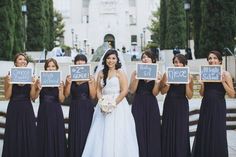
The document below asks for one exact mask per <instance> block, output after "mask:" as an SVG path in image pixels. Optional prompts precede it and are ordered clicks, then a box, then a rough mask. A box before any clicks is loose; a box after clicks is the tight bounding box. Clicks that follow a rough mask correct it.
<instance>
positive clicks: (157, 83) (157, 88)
mask: <svg viewBox="0 0 236 157" xmlns="http://www.w3.org/2000/svg"><path fill="white" fill-rule="evenodd" d="M160 84H161V75H160V74H158V75H157V78H156V80H155V84H154V87H153V89H152V94H153V95H154V96H157V95H158V94H159V92H160Z"/></svg>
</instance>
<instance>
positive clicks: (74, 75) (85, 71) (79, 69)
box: [69, 64, 91, 81]
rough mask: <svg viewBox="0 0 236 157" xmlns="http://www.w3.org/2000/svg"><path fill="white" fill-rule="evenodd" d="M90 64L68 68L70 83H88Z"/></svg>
mask: <svg viewBox="0 0 236 157" xmlns="http://www.w3.org/2000/svg"><path fill="white" fill-rule="evenodd" d="M90 70H91V65H90V64H82V65H81V64H80V65H71V66H70V70H69V71H70V75H71V80H72V81H88V80H89V79H90Z"/></svg>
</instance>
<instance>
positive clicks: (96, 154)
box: [82, 76, 139, 157]
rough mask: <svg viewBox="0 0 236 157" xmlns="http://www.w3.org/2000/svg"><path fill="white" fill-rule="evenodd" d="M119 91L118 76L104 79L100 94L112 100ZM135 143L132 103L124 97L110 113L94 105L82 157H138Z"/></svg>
mask: <svg viewBox="0 0 236 157" xmlns="http://www.w3.org/2000/svg"><path fill="white" fill-rule="evenodd" d="M119 93H120V84H119V79H118V78H117V76H113V77H111V78H110V79H107V84H106V86H105V87H104V88H103V90H102V94H103V95H109V96H112V97H114V99H115V98H116V97H117V96H118V95H119ZM138 154H139V152H138V143H137V137H136V130H135V123H134V118H133V115H132V113H131V106H130V105H129V104H128V102H127V100H126V98H124V99H123V100H122V101H121V102H120V103H119V104H118V105H117V107H116V108H115V109H114V111H113V112H112V113H109V114H104V113H102V112H101V109H100V107H99V106H98V105H97V106H96V108H95V112H94V116H93V121H92V125H91V128H90V131H89V134H88V138H87V141H86V145H85V148H84V151H83V155H82V157H138V156H139V155H138Z"/></svg>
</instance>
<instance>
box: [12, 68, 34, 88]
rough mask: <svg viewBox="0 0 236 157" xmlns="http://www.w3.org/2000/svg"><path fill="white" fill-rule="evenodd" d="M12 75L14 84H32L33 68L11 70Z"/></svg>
mask: <svg viewBox="0 0 236 157" xmlns="http://www.w3.org/2000/svg"><path fill="white" fill-rule="evenodd" d="M10 75H11V83H12V84H32V77H33V69H32V68H27V67H14V68H11V71H10Z"/></svg>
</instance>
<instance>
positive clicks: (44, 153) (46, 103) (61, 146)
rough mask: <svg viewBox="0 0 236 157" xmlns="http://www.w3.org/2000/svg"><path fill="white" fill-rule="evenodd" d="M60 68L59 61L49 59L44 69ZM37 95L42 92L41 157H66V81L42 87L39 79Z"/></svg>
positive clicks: (39, 121)
mask: <svg viewBox="0 0 236 157" xmlns="http://www.w3.org/2000/svg"><path fill="white" fill-rule="evenodd" d="M58 69H59V66H58V64H57V61H56V60H55V59H53V58H50V59H47V60H46V62H45V64H44V70H46V71H56V70H58ZM36 84H37V90H36V97H38V95H39V94H40V101H39V109H38V118H37V140H38V150H39V151H38V154H39V157H66V136H65V126H64V117H63V112H62V108H61V103H62V102H63V101H64V99H65V96H64V83H63V82H61V83H60V86H59V87H41V83H40V81H39V80H38V81H37V83H36Z"/></svg>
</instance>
